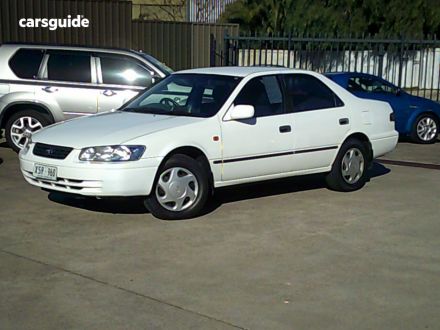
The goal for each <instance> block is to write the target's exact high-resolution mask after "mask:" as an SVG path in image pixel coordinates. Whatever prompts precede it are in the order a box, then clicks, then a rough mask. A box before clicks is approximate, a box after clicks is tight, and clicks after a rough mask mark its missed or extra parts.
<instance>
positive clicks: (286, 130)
mask: <svg viewBox="0 0 440 330" xmlns="http://www.w3.org/2000/svg"><path fill="white" fill-rule="evenodd" d="M279 130H280V133H289V132H291V131H292V127H290V125H284V126H280V128H279Z"/></svg>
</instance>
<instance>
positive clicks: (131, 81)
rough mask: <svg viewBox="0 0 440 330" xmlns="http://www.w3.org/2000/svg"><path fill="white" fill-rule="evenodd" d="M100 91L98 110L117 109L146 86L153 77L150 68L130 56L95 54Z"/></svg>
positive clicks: (148, 86)
mask: <svg viewBox="0 0 440 330" xmlns="http://www.w3.org/2000/svg"><path fill="white" fill-rule="evenodd" d="M95 56H96V61H97V68H98V71H97V72H98V80H99V82H100V87H101V88H100V92H99V95H98V111H99V112H102V111H108V110H112V109H117V108H119V107H120V106H121V105H123V104H124V103H125V102H127V101H128V100H130V99H131V98H133V97H134V96H136V95H137V94H138V93H139V92H141V91H142V90H144V89H145V88H150V87H151V85H152V84H153V78H152V74H151V72H150V70H149V69H148V68H146V67H145V66H144V65H143V64H142V63H141V62H140V61H137V60H136V59H134V58H131V57H129V56H122V55H113V54H95Z"/></svg>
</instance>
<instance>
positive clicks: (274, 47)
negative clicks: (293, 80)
mask: <svg viewBox="0 0 440 330" xmlns="http://www.w3.org/2000/svg"><path fill="white" fill-rule="evenodd" d="M224 48H225V49H224V56H223V58H222V60H223V61H222V65H239V66H255V65H263V66H283V67H289V68H296V69H306V70H313V71H318V72H343V71H356V72H363V73H370V74H374V75H378V76H380V77H382V78H384V79H386V80H388V81H391V82H392V83H394V84H395V85H397V86H399V87H401V88H404V89H406V90H407V91H409V92H411V93H413V94H415V95H420V96H423V97H428V98H431V99H434V100H437V101H439V98H440V96H439V90H440V79H439V78H440V40H438V39H436V38H431V39H427V40H410V39H376V38H371V37H367V38H328V37H304V36H293V35H289V36H283V37H256V36H229V35H226V36H225V40H224Z"/></svg>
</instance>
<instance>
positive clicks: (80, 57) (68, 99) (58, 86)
mask: <svg viewBox="0 0 440 330" xmlns="http://www.w3.org/2000/svg"><path fill="white" fill-rule="evenodd" d="M40 80H41V81H43V82H44V83H43V84H41V86H39V88H38V89H37V90H36V93H37V94H38V97H39V98H49V99H54V100H55V101H56V103H57V104H58V106H59V107H60V109H61V110H62V111H63V113H64V115H65V117H66V118H70V117H75V116H78V115H86V114H93V113H96V111H97V102H98V88H99V87H98V86H97V81H96V70H95V68H94V63H93V60H92V57H91V54H90V53H89V52H86V51H64V50H48V51H47V53H46V55H45V58H44V60H43V70H42V72H41V77H40Z"/></svg>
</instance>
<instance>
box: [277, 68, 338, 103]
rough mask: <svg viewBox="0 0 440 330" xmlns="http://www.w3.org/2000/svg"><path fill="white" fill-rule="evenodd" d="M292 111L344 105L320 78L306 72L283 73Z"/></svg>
mask: <svg viewBox="0 0 440 330" xmlns="http://www.w3.org/2000/svg"><path fill="white" fill-rule="evenodd" d="M283 78H284V82H285V86H286V92H287V96H288V98H289V101H290V104H291V106H292V111H294V112H299V111H311V110H319V109H329V108H335V107H340V106H343V105H344V104H343V102H342V101H341V99H340V98H339V97H338V96H337V95H336V94H335V93H333V91H332V90H331V89H330V88H329V87H327V86H326V85H325V84H324V83H323V82H322V81H320V80H319V79H317V78H315V77H313V76H311V75H306V74H292V75H283Z"/></svg>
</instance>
